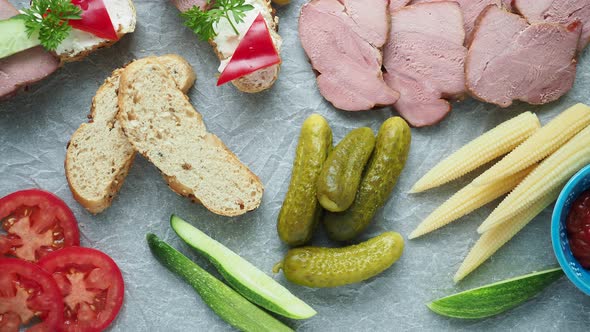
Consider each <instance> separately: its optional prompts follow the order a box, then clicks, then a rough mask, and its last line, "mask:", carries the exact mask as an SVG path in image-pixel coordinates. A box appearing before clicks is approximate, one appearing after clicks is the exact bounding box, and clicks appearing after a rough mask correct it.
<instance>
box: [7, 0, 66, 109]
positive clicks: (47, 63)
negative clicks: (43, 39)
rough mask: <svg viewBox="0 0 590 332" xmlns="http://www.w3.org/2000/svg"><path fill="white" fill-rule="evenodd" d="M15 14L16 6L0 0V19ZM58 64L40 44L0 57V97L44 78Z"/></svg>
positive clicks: (57, 66) (9, 94)
mask: <svg viewBox="0 0 590 332" xmlns="http://www.w3.org/2000/svg"><path fill="white" fill-rule="evenodd" d="M17 14H18V11H17V10H16V8H14V6H12V5H11V4H10V3H9V2H8V1H7V0H0V20H4V19H7V18H10V17H12V16H14V15H17ZM59 65H60V63H59V61H58V59H57V58H55V57H54V56H53V55H51V54H49V53H48V52H46V51H45V50H44V49H43V48H42V47H40V46H39V47H34V48H31V49H28V50H26V51H23V52H19V53H17V54H14V55H12V56H9V57H7V58H3V59H0V99H3V98H7V97H9V96H11V95H13V94H14V93H16V92H17V91H18V90H19V89H20V88H21V87H24V86H27V85H29V84H32V83H35V82H37V81H40V80H42V79H44V78H45V77H47V76H49V75H50V74H52V73H53V72H54V71H56V70H57V69H58V68H59Z"/></svg>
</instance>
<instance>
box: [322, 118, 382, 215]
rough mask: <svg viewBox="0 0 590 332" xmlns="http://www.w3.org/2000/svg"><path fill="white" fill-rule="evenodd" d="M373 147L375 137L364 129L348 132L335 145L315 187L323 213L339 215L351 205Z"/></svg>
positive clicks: (370, 131) (367, 129)
mask: <svg viewBox="0 0 590 332" xmlns="http://www.w3.org/2000/svg"><path fill="white" fill-rule="evenodd" d="M374 147H375V135H374V134H373V131H372V130H371V128H367V127H361V128H357V129H355V130H352V131H351V132H350V133H348V135H346V137H344V138H343V139H342V141H340V143H338V145H336V147H335V148H334V150H333V151H332V152H331V153H330V155H329V156H328V160H326V162H325V164H324V168H323V169H322V172H321V173H320V176H319V178H318V183H317V196H318V200H319V201H320V204H321V205H322V207H323V208H324V209H326V210H328V211H332V212H340V211H344V210H346V209H348V208H349V207H350V206H351V205H352V202H353V201H354V197H355V195H356V192H357V189H358V186H359V184H360V182H361V176H362V174H363V169H364V168H365V165H366V164H367V161H368V160H369V158H370V157H371V153H372V152H373V148H374Z"/></svg>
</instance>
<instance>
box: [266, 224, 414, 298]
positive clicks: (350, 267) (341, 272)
mask: <svg viewBox="0 0 590 332" xmlns="http://www.w3.org/2000/svg"><path fill="white" fill-rule="evenodd" d="M403 250H404V239H403V238H402V236H401V235H400V234H399V233H395V232H385V233H383V234H381V235H379V236H377V237H374V238H372V239H370V240H367V241H365V242H363V243H360V244H357V245H352V246H349V247H343V248H320V247H302V248H295V249H291V250H289V252H287V255H286V256H285V259H284V260H283V261H281V262H280V263H278V264H277V265H276V266H275V267H274V269H273V272H275V273H278V272H279V270H281V269H282V270H283V273H284V274H285V278H287V280H289V281H290V282H292V283H295V284H298V285H302V286H307V287H317V288H320V287H337V286H343V285H348V284H352V283H356V282H360V281H363V280H366V279H369V278H371V277H374V276H376V275H378V274H379V273H381V272H383V271H385V270H386V269H387V268H389V267H390V266H391V265H392V264H393V263H395V262H396V261H397V260H398V259H399V258H400V257H401V255H402V252H403Z"/></svg>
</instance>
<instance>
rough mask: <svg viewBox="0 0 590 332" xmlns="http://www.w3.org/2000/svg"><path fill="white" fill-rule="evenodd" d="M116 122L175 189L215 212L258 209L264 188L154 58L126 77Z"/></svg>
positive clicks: (132, 66)
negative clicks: (207, 126) (208, 128)
mask: <svg viewBox="0 0 590 332" xmlns="http://www.w3.org/2000/svg"><path fill="white" fill-rule="evenodd" d="M117 119H118V120H119V123H120V124H121V128H122V129H123V132H124V133H125V135H126V136H127V138H128V140H129V142H130V143H131V144H132V145H133V147H134V148H135V150H136V151H138V152H139V153H141V154H142V155H143V156H144V157H146V158H147V159H149V160H150V161H151V162H152V163H153V164H154V165H155V166H156V167H157V168H158V169H159V170H160V171H161V172H162V174H163V176H164V178H165V179H166V181H168V184H169V186H170V188H171V189H172V190H174V191H175V192H177V193H178V194H180V195H183V196H186V197H190V198H192V199H193V200H194V201H196V202H200V203H201V204H203V205H204V206H205V207H206V208H207V209H209V210H210V211H211V212H213V213H216V214H219V215H223V216H237V215H241V214H244V213H246V212H247V211H250V210H254V209H256V208H257V207H258V206H259V205H260V202H261V200H262V194H263V192H264V188H263V185H262V183H261V182H260V180H259V179H258V177H257V176H256V175H254V174H253V173H252V172H251V171H250V170H249V169H248V167H246V166H245V165H244V164H242V163H241V162H240V161H239V159H238V158H237V157H236V155H234V154H233V153H232V152H231V151H230V150H229V149H228V148H227V147H226V146H225V144H223V142H222V141H221V140H220V139H219V138H217V136H215V135H213V134H211V133H209V132H208V131H207V128H206V126H205V124H204V123H203V120H202V117H201V115H200V114H199V113H198V112H197V111H196V110H195V109H194V108H193V106H192V105H191V103H190V102H189V100H188V97H187V96H186V95H185V94H184V93H183V92H182V91H181V90H179V89H178V88H177V87H176V86H175V84H174V80H173V79H172V77H171V76H170V75H169V74H168V72H167V71H166V69H165V68H164V67H163V66H162V65H161V64H160V63H159V62H158V61H157V59H155V58H145V59H141V60H138V61H135V62H133V63H132V64H130V65H129V66H128V67H127V68H126V69H125V71H124V72H123V74H122V75H121V87H120V89H119V114H118V115H117Z"/></svg>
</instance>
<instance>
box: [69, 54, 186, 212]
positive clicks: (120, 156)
mask: <svg viewBox="0 0 590 332" xmlns="http://www.w3.org/2000/svg"><path fill="white" fill-rule="evenodd" d="M157 60H158V61H159V62H160V63H162V65H164V66H165V67H166V70H167V71H168V72H169V73H170V74H171V75H172V77H173V78H174V80H175V81H176V85H177V86H178V88H180V89H181V90H183V91H185V92H186V91H188V89H190V87H191V86H192V85H193V84H194V82H195V79H196V78H195V73H194V71H193V69H192V67H191V66H190V64H189V63H188V62H186V60H184V59H183V58H182V57H180V56H178V55H164V56H161V57H158V58H157ZM122 72H123V69H117V70H115V71H114V72H113V74H112V75H111V77H109V78H107V79H106V81H105V82H104V84H103V85H102V86H101V87H100V88H99V89H98V91H97V93H96V96H95V97H94V99H93V100H92V110H91V114H90V115H89V118H90V121H89V123H83V124H82V125H81V126H80V128H78V130H76V132H74V134H73V135H72V138H71V140H70V142H69V144H68V148H67V151H66V160H65V169H66V178H67V180H68V184H69V186H70V190H71V191H72V194H73V196H74V199H76V201H78V202H79V203H80V204H81V205H82V206H84V208H86V209H87V210H88V211H89V212H91V213H94V214H96V213H100V212H102V211H104V210H105V209H106V208H108V207H109V206H110V205H111V202H112V200H113V198H114V197H115V196H116V194H117V193H118V192H119V189H120V188H121V186H122V185H123V182H124V181H125V177H126V176H127V173H128V172H129V168H131V165H132V163H133V160H134V158H135V150H134V149H133V147H132V146H131V144H130V143H129V142H128V141H127V137H125V135H124V134H123V131H122V130H121V126H120V125H119V123H118V122H117V120H116V118H115V117H116V115H117V113H118V111H119V107H118V105H117V102H118V98H117V91H118V90H119V78H120V76H121V73H122Z"/></svg>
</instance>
